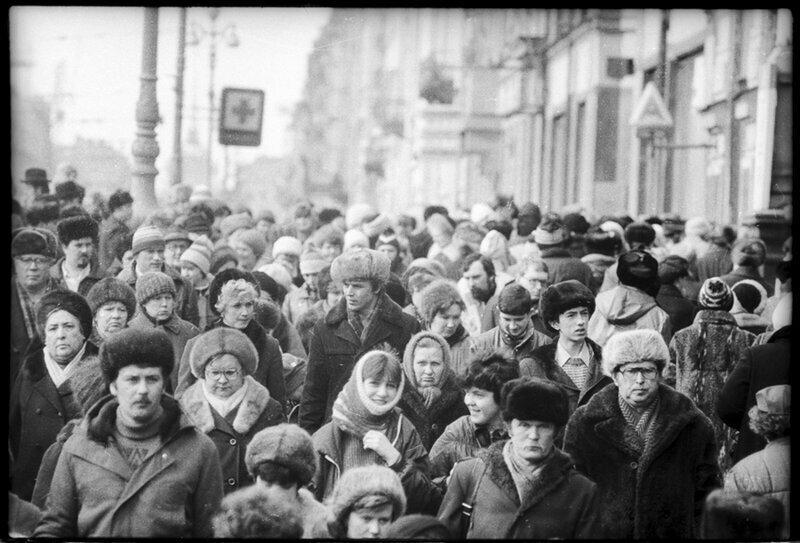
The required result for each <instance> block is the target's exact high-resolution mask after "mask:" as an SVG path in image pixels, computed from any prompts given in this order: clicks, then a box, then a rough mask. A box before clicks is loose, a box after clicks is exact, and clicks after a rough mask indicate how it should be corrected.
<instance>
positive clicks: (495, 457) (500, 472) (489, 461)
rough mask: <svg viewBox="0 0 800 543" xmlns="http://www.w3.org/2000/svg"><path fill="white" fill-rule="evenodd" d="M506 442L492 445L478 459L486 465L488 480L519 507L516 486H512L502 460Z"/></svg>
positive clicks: (511, 480) (509, 475) (504, 462)
mask: <svg viewBox="0 0 800 543" xmlns="http://www.w3.org/2000/svg"><path fill="white" fill-rule="evenodd" d="M505 444H506V440H504V441H498V442H496V443H492V444H491V445H490V446H489V447H488V448H487V449H485V450H483V451H480V452H479V453H478V456H479V457H482V458H483V461H484V462H485V463H486V474H487V475H488V476H489V479H490V480H491V481H492V482H493V483H494V484H495V485H497V488H499V489H501V490H502V491H503V492H505V493H506V495H507V496H508V499H509V500H511V501H512V502H513V503H514V505H515V506H517V507H519V506H520V501H519V493H518V492H517V485H515V484H514V479H512V478H511V472H510V471H508V466H506V461H505V459H504V458H503V447H504V446H505Z"/></svg>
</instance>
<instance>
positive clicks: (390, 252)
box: [377, 245, 397, 262]
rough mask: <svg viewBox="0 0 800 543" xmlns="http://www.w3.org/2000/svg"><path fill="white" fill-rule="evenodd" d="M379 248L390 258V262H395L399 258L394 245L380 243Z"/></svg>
mask: <svg viewBox="0 0 800 543" xmlns="http://www.w3.org/2000/svg"><path fill="white" fill-rule="evenodd" d="M377 249H378V250H379V251H380V252H382V253H383V254H385V255H386V256H387V257H388V258H389V262H394V259H395V258H397V248H396V247H395V246H394V245H379V246H378V247H377Z"/></svg>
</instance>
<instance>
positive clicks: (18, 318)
mask: <svg viewBox="0 0 800 543" xmlns="http://www.w3.org/2000/svg"><path fill="white" fill-rule="evenodd" d="M49 282H50V284H49V285H48V286H47V287H45V293H47V292H48V291H50V290H52V289H53V288H55V287H56V284H55V282H54V281H53V280H52V279H49ZM20 288H21V287H20V286H19V284H18V283H17V280H16V279H12V280H11V300H10V301H11V322H10V323H9V324H10V330H11V334H10V336H11V337H10V339H11V357H10V358H9V362H8V366H9V377H8V386H9V387H11V386H12V385H13V384H14V382H15V381H16V380H17V374H18V373H19V370H20V367H21V366H22V361H23V359H24V358H25V352H26V351H27V349H28V345H30V343H31V341H32V340H33V338H35V337H38V333H36V332H34V334H33V336H30V335H28V327H27V326H25V316H24V313H23V311H22V302H21V301H20V298H19V289H20ZM32 313H34V312H33V311H32ZM35 321H36V315H35V314H32V315H31V324H32V325H33V326H34V328H35V327H36V323H35Z"/></svg>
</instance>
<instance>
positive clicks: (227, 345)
mask: <svg viewBox="0 0 800 543" xmlns="http://www.w3.org/2000/svg"><path fill="white" fill-rule="evenodd" d="M221 354H231V355H233V356H235V357H236V359H237V360H238V361H239V363H240V364H241V365H242V371H243V372H244V374H245V375H253V374H254V373H255V371H256V368H257V367H258V352H257V351H256V348H255V346H254V345H253V342H252V341H250V338H248V337H247V336H246V335H245V333H244V332H240V331H239V330H236V329H234V328H228V327H227V326H220V327H218V328H213V329H211V330H209V331H207V332H204V333H202V334H200V335H199V336H197V339H195V340H194V345H192V350H191V351H190V352H189V367H190V368H191V370H192V375H194V376H195V377H197V378H198V379H203V378H204V376H205V369H206V364H208V363H209V362H211V360H213V359H214V358H216V357H217V356H219V355H221Z"/></svg>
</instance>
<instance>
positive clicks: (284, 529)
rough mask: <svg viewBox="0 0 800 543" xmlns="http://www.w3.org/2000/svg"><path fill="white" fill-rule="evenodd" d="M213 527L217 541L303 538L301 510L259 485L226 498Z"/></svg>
mask: <svg viewBox="0 0 800 543" xmlns="http://www.w3.org/2000/svg"><path fill="white" fill-rule="evenodd" d="M212 524H213V527H214V537H216V538H242V539H245V538H247V539H251V538H261V539H299V538H300V537H301V536H302V535H303V518H302V517H301V515H300V512H299V511H298V510H297V508H296V507H293V506H291V505H290V504H288V503H285V502H283V501H280V500H278V499H276V498H275V497H273V496H272V495H271V494H269V493H268V492H267V491H266V489H264V488H262V487H260V486H257V485H254V486H249V487H245V488H242V489H240V490H237V491H235V492H232V493H231V494H228V495H227V496H225V498H223V500H222V503H221V504H220V507H219V511H218V513H217V514H216V515H215V516H214V519H213V522H212Z"/></svg>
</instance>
